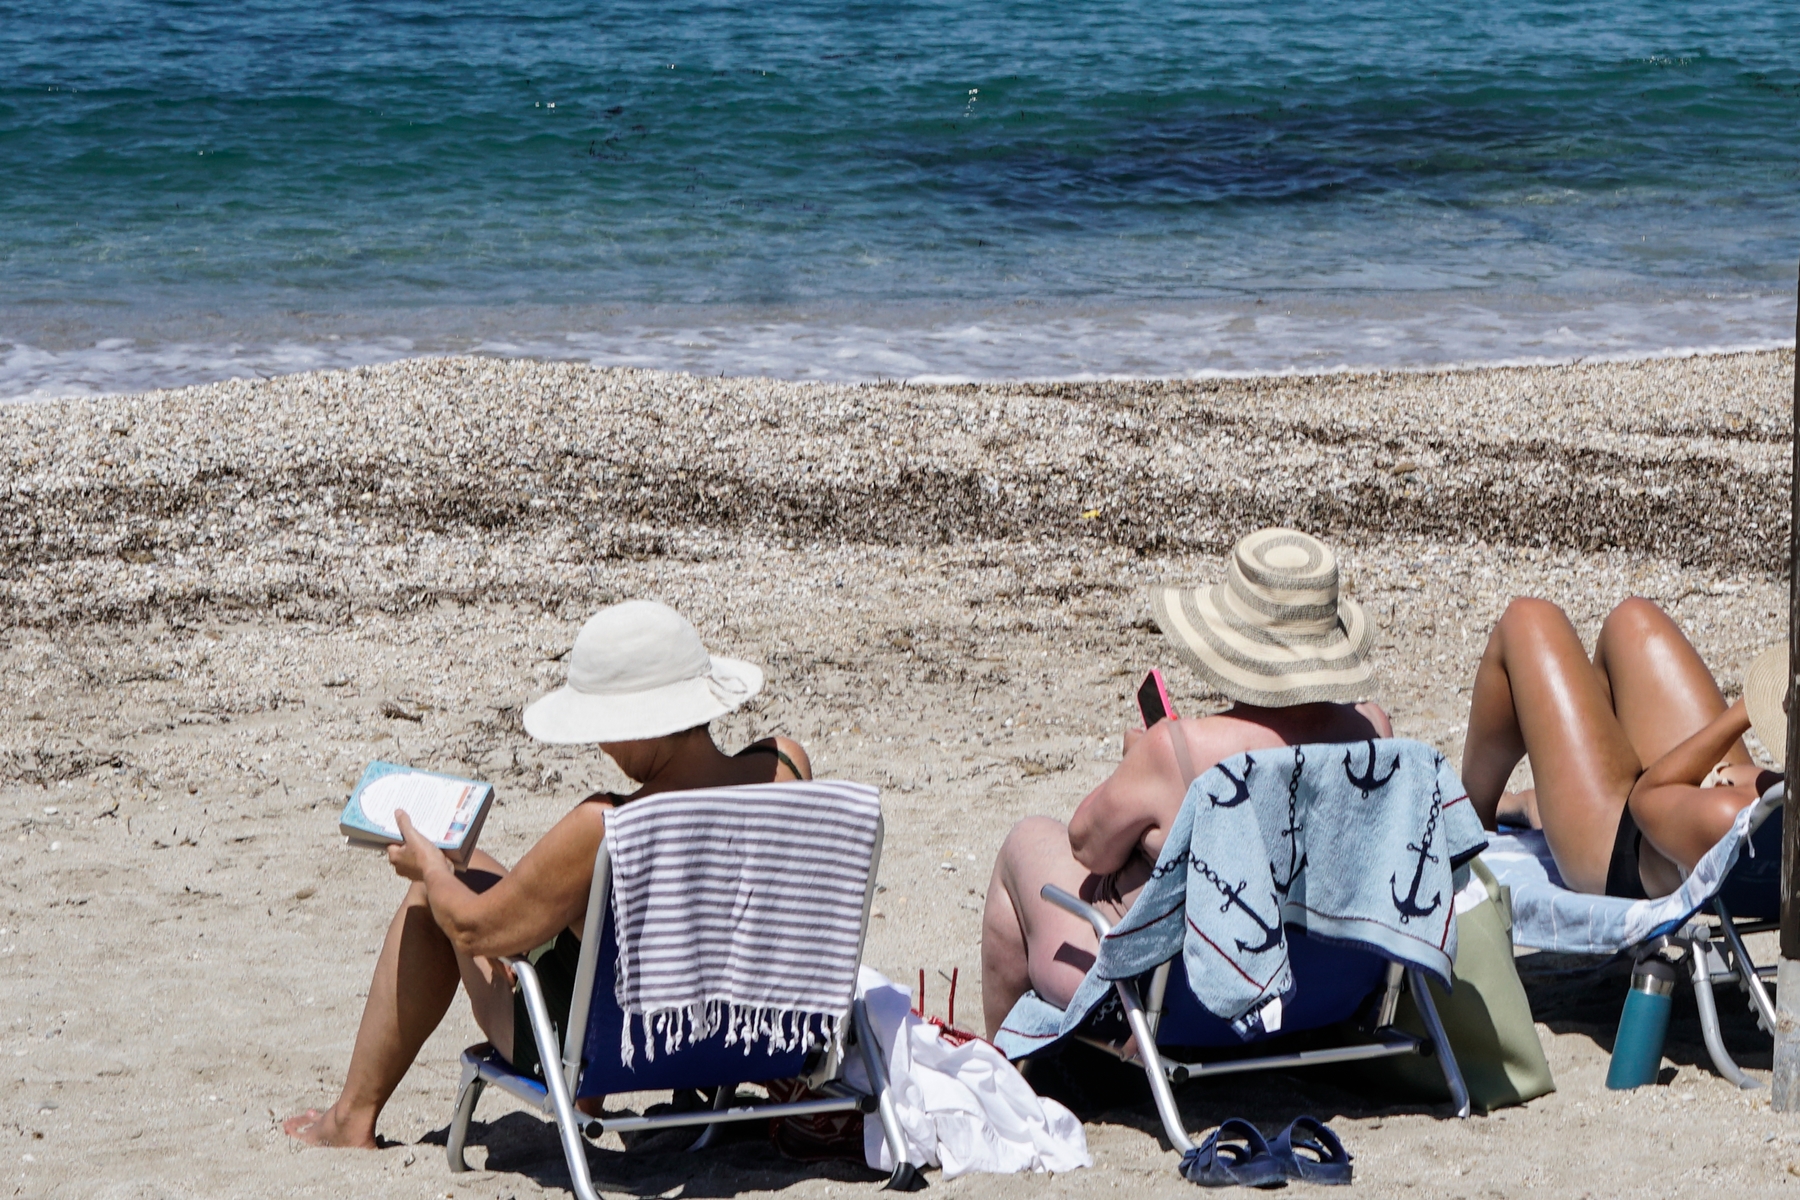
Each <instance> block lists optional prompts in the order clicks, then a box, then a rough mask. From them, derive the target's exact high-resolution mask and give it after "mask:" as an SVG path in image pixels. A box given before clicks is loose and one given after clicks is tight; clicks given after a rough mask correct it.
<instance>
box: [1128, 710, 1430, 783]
mask: <svg viewBox="0 0 1800 1200" xmlns="http://www.w3.org/2000/svg"><path fill="white" fill-rule="evenodd" d="M1306 709H1307V710H1308V711H1306V712H1299V711H1294V712H1292V713H1290V714H1286V718H1287V719H1280V718H1277V719H1274V720H1270V719H1267V717H1268V716H1270V715H1272V713H1274V712H1279V711H1280V710H1264V713H1263V714H1262V715H1263V717H1264V719H1252V718H1250V717H1245V716H1240V715H1236V714H1234V713H1231V712H1224V713H1218V714H1216V715H1213V716H1208V717H1198V718H1195V719H1193V720H1186V721H1180V722H1176V723H1174V724H1173V725H1170V726H1169V729H1170V734H1172V732H1173V730H1174V729H1175V728H1180V730H1181V732H1182V733H1183V734H1184V735H1185V736H1186V738H1187V742H1188V749H1189V750H1190V751H1191V752H1192V754H1193V757H1194V761H1195V766H1196V767H1197V768H1199V769H1201V770H1204V769H1205V767H1202V766H1200V763H1201V762H1202V761H1204V762H1205V763H1206V765H1207V766H1210V765H1212V764H1213V763H1218V762H1223V761H1224V760H1225V759H1227V758H1230V757H1232V756H1233V755H1236V754H1243V753H1246V752H1248V751H1251V750H1268V749H1273V748H1274V747H1277V746H1294V745H1300V744H1303V743H1306V742H1348V741H1360V740H1362V739H1364V738H1369V737H1383V738H1384V737H1392V736H1393V735H1394V729H1393V724H1392V723H1391V722H1390V721H1389V720H1388V715H1387V713H1386V712H1384V711H1382V708H1381V706H1380V705H1378V704H1375V703H1374V702H1372V701H1365V702H1364V703H1361V704H1356V705H1350V704H1319V705H1307V706H1306ZM1165 724H1167V723H1165ZM1159 728H1160V726H1159ZM1165 736H1169V735H1165Z"/></svg>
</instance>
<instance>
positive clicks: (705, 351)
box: [0, 293, 1794, 402]
mask: <svg viewBox="0 0 1800 1200" xmlns="http://www.w3.org/2000/svg"><path fill="white" fill-rule="evenodd" d="M531 323H532V324H537V325H538V328H535V329H532V328H527V327H522V326H523V325H524V324H525V323H524V322H519V321H508V320H506V319H505V314H504V313H499V314H496V313H494V312H488V313H485V314H483V315H482V316H481V319H479V320H475V319H471V318H469V316H468V314H466V313H465V314H460V315H458V316H446V315H444V314H435V315H421V314H419V313H417V312H412V313H389V314H385V315H382V316H378V317H370V316H368V315H366V314H365V315H363V316H361V317H359V318H358V319H357V322H356V324H357V325H358V326H359V327H360V328H361V329H362V330H363V332H362V333H360V334H358V335H354V336H346V335H341V334H320V333H318V332H317V330H318V328H319V322H317V321H309V322H307V323H306V328H304V329H300V328H283V323H282V322H281V321H279V320H270V321H265V322H263V323H261V324H260V325H258V326H256V327H254V328H247V329H246V330H245V331H243V332H244V336H240V337H230V338H219V339H195V338H181V337H173V338H168V339H166V340H165V339H160V338H158V337H157V336H156V334H155V332H154V330H153V329H152V330H147V331H145V332H142V333H140V335H139V336H137V337H131V338H123V337H121V338H108V339H104V340H100V341H97V342H94V343H92V344H88V345H60V346H49V345H45V344H43V341H42V340H37V341H34V340H32V339H30V338H28V337H19V338H16V339H15V340H13V341H10V342H8V341H5V340H3V339H0V401H10V402H30V401H39V400H49V399H57V398H65V397H81V396H97V395H107V394H120V393H139V392H146V391H151V390H155V389H159V388H171V387H182V386H186V385H190V384H198V383H208V382H213V381H216V380H220V379H229V378H241V377H254V376H264V377H267V376H273V375H285V374H293V373H296V372H301V371H315V370H328V369H334V368H348V367H355V366H362V365H368V364H373V363H381V362H391V361H394V360H396V359H402V358H410V357H417V356H423V355H436V354H477V355H486V356H494V357H513V358H534V359H554V360H571V361H579V362H589V363H593V364H595V365H597V366H629V367H646V368H655V369H663V370H672V371H682V372H687V373H690V374H695V375H752V376H768V377H773V378H782V379H795V380H820V381H833V382H858V381H874V380H884V379H886V380H894V379H902V380H910V381H913V382H918V383H961V382H974V381H982V380H1000V379H1010V380H1046V381H1048V380H1070V381H1074V380H1098V379H1128V378H1186V379H1195V378H1233V377H1245V376H1257V375H1311V374H1321V373H1335V372H1354V371H1372V370H1429V369H1441V368H1445V367H1475V366H1487V367H1497V366H1537V365H1552V364H1559V363H1570V362H1576V361H1582V360H1588V361H1596V360H1597V361H1615V360H1628V359H1640V358H1654V357H1673V356H1685V355H1694V354H1716V353H1731V352H1742V351H1753V350H1768V349H1774V348H1779V347H1786V346H1792V345H1793V344H1794V339H1793V337H1792V334H1791V331H1792V330H1793V328H1794V298H1793V297H1792V296H1789V295H1767V294H1744V295H1736V296H1704V297H1672V298H1661V299H1644V300H1631V301H1622V300H1606V301H1591V302H1587V303H1581V302H1579V301H1573V300H1567V299H1563V300H1556V301H1546V300H1542V299H1531V300H1520V301H1518V302H1516V303H1514V304H1512V305H1510V306H1500V305H1495V304H1491V303H1475V302H1473V301H1470V300H1468V299H1450V298H1445V297H1442V296H1433V295H1429V294H1426V295H1420V294H1406V295H1384V296H1379V297H1371V296H1369V295H1368V294H1366V293H1365V294H1362V295H1358V296H1355V297H1335V298H1334V297H1330V296H1319V295H1306V296H1299V297H1291V298H1287V299H1282V298H1279V297H1277V298H1275V299H1272V300H1265V301H1262V302H1254V303H1252V302H1245V303H1240V304H1235V305H1224V304H1217V305H1210V306H1196V305H1190V306H1185V307H1181V308H1173V307H1159V308H1129V307H1118V306H1113V307H1095V308H1091V309H1067V308H1065V309H1055V310H1052V309H1040V308H1032V307H1023V306H1008V307H1005V308H990V309H967V308H965V309H960V310H951V311H946V310H937V311H920V310H917V309H906V308H897V309H891V310H876V311H870V310H862V311H854V312H846V313H837V314H815V313H797V312H791V311H783V312H756V311H746V310H742V309H732V310H728V311H712V310H704V309H696V308H686V309H677V310H650V311H642V312H635V313H633V312H626V313H571V312H568V311H566V310H551V311H547V312H541V313H537V314H534V316H533V320H532V321H531ZM459 325H460V326H461V327H460V328H459ZM371 331H373V332H371Z"/></svg>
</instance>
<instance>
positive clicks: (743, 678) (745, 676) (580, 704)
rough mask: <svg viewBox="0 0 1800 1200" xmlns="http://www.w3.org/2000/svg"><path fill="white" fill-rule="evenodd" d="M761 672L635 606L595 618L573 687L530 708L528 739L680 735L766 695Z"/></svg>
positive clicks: (674, 618) (646, 606)
mask: <svg viewBox="0 0 1800 1200" xmlns="http://www.w3.org/2000/svg"><path fill="white" fill-rule="evenodd" d="M762 685H763V673H762V669H761V668H760V667H757V666H755V665H754V664H752V663H747V662H742V661H740V660H738V659H735V658H722V657H718V656H716V655H712V654H708V653H707V652H706V647H705V646H703V645H701V644H700V634H699V633H698V632H696V631H695V629H694V627H693V626H692V625H691V624H689V623H688V620H687V618H686V617H684V616H682V615H681V614H680V613H678V612H676V611H675V610H674V609H672V608H670V607H669V606H668V605H666V604H659V603H657V602H656V601H654V600H627V601H625V602H624V603H622V604H614V605H611V606H610V607H607V608H603V609H601V610H600V611H599V612H597V613H595V614H594V615H593V616H591V617H589V618H588V621H587V624H585V625H583V626H582V627H581V632H580V633H578V634H576V635H575V648H574V650H572V651H570V653H569V682H568V684H567V686H565V687H560V688H558V689H557V690H556V691H554V692H551V693H550V694H549V695H548V696H544V697H542V698H541V699H538V700H536V701H534V702H533V703H531V704H530V705H528V706H527V707H526V709H525V732H527V733H529V734H530V735H531V736H532V737H534V738H536V739H537V740H538V741H540V742H556V743H561V744H564V745H569V744H579V743H587V742H633V741H638V740H640V739H643V738H655V737H663V736H665V735H667V734H671V733H680V732H681V731H682V730H684V729H692V728H694V727H695V726H696V725H704V724H706V723H707V722H708V721H712V720H715V719H717V718H719V717H722V716H724V715H725V714H726V713H728V712H731V711H733V710H734V709H736V708H737V707H738V706H739V705H741V704H743V703H744V701H746V700H748V699H750V697H752V696H754V695H756V693H757V692H759V691H761V690H762Z"/></svg>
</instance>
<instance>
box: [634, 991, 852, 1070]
mask: <svg viewBox="0 0 1800 1200" xmlns="http://www.w3.org/2000/svg"><path fill="white" fill-rule="evenodd" d="M634 1020H635V1021H636V1022H637V1023H638V1025H639V1026H640V1027H641V1028H642V1029H643V1033H644V1058H645V1059H646V1060H647V1061H649V1062H655V1061H656V1050H657V1043H658V1042H659V1041H660V1042H661V1043H662V1051H663V1053H664V1054H674V1053H677V1052H678V1051H680V1050H681V1049H682V1048H683V1047H684V1046H688V1045H692V1044H695V1043H698V1042H704V1041H706V1040H708V1039H709V1038H712V1037H714V1036H716V1035H717V1034H718V1033H719V1031H720V1030H721V1029H722V1030H724V1032H725V1044H726V1045H727V1046H735V1045H738V1044H739V1043H742V1044H743V1047H744V1054H745V1056H746V1057H748V1056H749V1054H750V1051H751V1048H752V1047H754V1046H755V1045H756V1044H757V1043H758V1042H761V1043H763V1044H764V1045H765V1049H766V1052H767V1053H769V1054H771V1055H774V1054H787V1053H790V1052H792V1051H795V1050H798V1051H800V1052H801V1053H805V1052H806V1051H808V1050H811V1049H813V1048H814V1047H824V1048H828V1049H836V1048H837V1047H838V1046H839V1045H840V1043H841V1041H842V1038H843V1032H844V1015H843V1014H842V1013H826V1012H814V1011H808V1010H804V1009H791V1008H784V1007H780V1006H778V1005H771V1004H740V1003H738V1002H736V1001H734V1000H720V999H712V1000H706V1001H696V1002H695V1003H693V1004H687V1005H671V1006H669V1007H667V1008H658V1009H652V1010H651V1011H649V1012H645V1013H633V1014H628V1015H627V1016H626V1019H625V1021H624V1022H623V1023H622V1024H621V1025H620V1026H619V1060H620V1061H621V1062H623V1063H624V1064H625V1066H627V1067H629V1066H631V1065H632V1063H633V1061H634V1060H635V1058H636V1056H637V1040H636V1039H635V1038H634V1037H632V1033H631V1029H632V1022H633V1021H634Z"/></svg>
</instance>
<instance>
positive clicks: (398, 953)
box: [282, 600, 811, 1148]
mask: <svg viewBox="0 0 1800 1200" xmlns="http://www.w3.org/2000/svg"><path fill="white" fill-rule="evenodd" d="M761 688H762V671H761V670H759V669H758V668H757V667H755V666H752V665H751V664H749V663H746V662H740V661H738V660H736V659H730V658H719V657H714V656H712V655H709V654H708V653H707V652H706V649H705V647H704V646H702V645H701V643H700V635H699V634H698V633H696V632H695V630H694V627H693V626H692V625H690V624H689V623H688V622H687V621H686V620H685V619H684V618H683V617H682V616H681V615H680V614H679V613H677V612H676V611H675V610H674V609H672V608H669V607H668V606H667V605H663V604H658V603H656V602H654V601H649V600H629V601H626V602H625V603H623V604H615V605H613V606H611V607H609V608H605V609H602V610H601V611H600V612H599V613H597V614H596V615H595V616H594V617H593V618H591V619H590V620H589V621H588V622H587V624H586V625H584V626H582V628H581V633H580V634H579V636H577V637H576V639H575V648H574V650H573V651H572V652H571V654H570V657H569V682H568V685H567V686H566V687H563V688H560V689H558V690H557V691H555V692H552V693H550V694H549V695H548V696H545V697H543V698H542V699H540V700H538V701H536V702H535V703H533V704H532V705H530V706H529V707H528V708H526V710H525V729H526V731H527V732H528V733H530V734H531V736H532V737H534V738H537V739H538V740H539V741H544V742H553V743H559V744H595V743H597V744H598V745H599V746H600V748H601V749H602V750H603V751H605V752H606V754H608V755H609V756H610V757H611V758H612V760H613V761H614V762H615V763H617V764H618V766H619V769H620V770H621V771H623V772H624V773H625V774H626V775H627V776H628V777H630V778H631V779H632V780H634V781H636V782H637V783H638V784H639V785H640V786H639V788H638V789H637V790H636V791H634V792H632V793H631V794H630V795H626V796H621V795H615V794H613V793H610V792H603V793H599V794H597V795H593V796H589V797H588V798H587V799H586V800H583V801H582V802H581V803H580V804H577V805H576V806H575V808H574V809H573V810H572V811H571V812H569V813H568V815H566V816H564V817H563V818H562V820H560V821H558V822H557V823H556V825H555V826H553V827H552V828H551V830H550V832H548V833H546V834H545V835H544V836H543V838H542V839H540V840H539V841H538V843H537V844H536V845H534V846H533V847H532V848H531V849H530V850H529V851H527V852H526V854H525V856H524V857H523V858H521V859H520V860H519V862H518V864H517V865H516V866H514V867H513V868H512V870H510V871H508V870H507V869H506V868H505V867H504V866H502V865H501V864H500V863H499V862H498V861H497V860H495V859H494V858H492V857H491V856H489V855H487V854H484V853H482V852H481V851H479V850H477V851H475V852H474V853H473V855H472V856H471V857H470V859H469V866H468V869H466V870H464V871H461V872H458V871H456V870H455V869H453V867H452V864H451V862H450V860H449V859H448V858H446V857H445V856H444V854H443V852H442V851H440V850H439V849H438V848H437V846H436V845H434V844H433V843H432V842H430V841H428V840H426V839H425V838H424V837H423V836H421V835H420V834H419V832H418V831H417V830H416V829H414V828H413V826H412V822H411V821H410V820H408V819H407V818H406V816H405V814H404V813H402V814H400V815H399V817H398V822H399V826H400V831H401V833H402V834H404V835H405V838H406V840H405V843H404V844H403V845H398V846H392V847H390V848H389V849H388V851H387V855H388V860H389V861H390V862H391V863H392V864H393V867H394V871H395V873H396V874H399V875H401V876H403V877H404V878H406V879H408V880H411V881H412V886H411V887H409V888H408V889H407V893H406V899H405V900H404V901H403V902H402V903H401V905H400V911H399V912H397V913H396V914H395V915H394V920H393V923H392V924H390V925H389V926H388V932H387V938H386V940H385V941H384V942H383V943H382V947H381V955H380V957H379V958H378V959H377V960H376V963H375V977H374V979H373V981H372V982H371V983H370V985H369V998H368V1001H367V1002H366V1003H365V1005H364V1007H363V1016H362V1024H361V1025H360V1026H359V1027H358V1029H357V1033H356V1043H355V1047H354V1049H352V1051H351V1053H350V1068H349V1070H348V1072H347V1073H346V1075H345V1080H344V1088H343V1091H342V1092H341V1093H340V1094H339V1095H338V1098H337V1100H336V1101H335V1102H334V1103H333V1104H332V1105H331V1107H329V1108H327V1109H324V1110H323V1111H320V1110H318V1109H308V1110H307V1111H305V1112H303V1113H299V1114H297V1115H295V1116H292V1117H289V1118H288V1119H287V1121H286V1122H284V1123H283V1126H282V1127H283V1128H284V1129H285V1130H286V1131H287V1132H288V1134H289V1135H290V1136H292V1137H295V1138H298V1139H300V1140H301V1141H304V1142H309V1143H311V1144H314V1145H320V1146H361V1147H369V1148H373V1147H374V1146H375V1145H376V1140H375V1123H376V1120H377V1118H378V1117H379V1116H380V1114H381V1109H382V1106H383V1105H385V1104H386V1103H387V1100H388V1097H389V1096H391V1095H393V1093H394V1089H395V1088H396V1087H398V1086H399V1084H400V1080H401V1077H402V1076H404V1075H405V1074H406V1071H407V1069H408V1068H409V1067H411V1066H412V1062H413V1059H414V1058H415V1057H416V1056H417V1055H418V1053H419V1049H420V1048H421V1047H422V1046H424V1044H425V1040H426V1039H427V1038H429V1037H430V1036H431V1034H432V1031H433V1030H435V1029H436V1028H437V1026H438V1024H439V1022H441V1021H442V1020H443V1019H444V1014H445V1013H446V1012H448V1011H449V1009H450V1004H451V1002H452V1001H453V1000H454V999H455V997H456V988H457V984H458V983H461V984H462V986H463V988H464V990H465V991H466V992H467V993H468V996H469V1003H470V1006H471V1007H472V1008H473V1010H474V1015H475V1021H476V1023H477V1024H479V1025H480V1026H481V1029H482V1032H483V1033H485V1034H486V1035H487V1038H488V1040H489V1041H490V1042H491V1043H493V1045H494V1047H495V1049H497V1050H498V1051H499V1052H500V1053H501V1054H502V1055H504V1056H505V1057H506V1058H507V1059H508V1060H509V1061H511V1062H512V1063H513V1064H514V1065H515V1066H517V1067H519V1068H521V1069H523V1070H531V1069H532V1068H533V1067H534V1066H536V1065H537V1064H536V1050H535V1045H534V1043H533V1041H532V1037H531V1033H530V1027H529V1025H528V1024H527V1023H526V1020H525V1018H524V1016H523V1003H522V1001H520V1000H518V999H517V998H516V997H515V995H514V987H513V980H512V973H511V972H510V971H509V970H508V969H507V967H506V965H505V964H504V963H503V962H501V961H500V960H501V959H502V958H504V957H506V956H508V955H516V954H526V953H528V952H532V951H534V950H536V949H538V948H542V949H543V951H544V952H543V954H542V955H541V956H539V955H536V954H534V955H533V958H534V961H535V963H536V965H537V969H538V973H539V977H540V979H541V980H542V982H543V983H544V990H545V998H546V1000H547V1002H548V1003H549V1004H550V1007H551V1010H552V1012H553V1014H555V1016H556V1017H557V1019H558V1021H559V1023H560V1021H561V1020H562V1019H564V1018H565V1017H566V1014H567V1013H568V1011H569V1001H570V997H571V994H572V988H573V984H574V964H575V961H576V959H577V957H578V956H579V954H580V944H581V942H580V938H579V936H578V931H579V930H580V928H581V923H582V920H583V918H584V916H585V915H586V910H587V898H588V888H589V885H590V883H591V882H592V879H593V869H594V855H595V853H596V852H597V851H598V850H599V848H600V839H601V836H602V835H603V834H604V833H605V831H606V814H607V812H608V810H610V809H611V808H612V807H613V806H614V805H617V804H624V803H628V802H629V801H631V800H635V799H637V798H639V797H641V796H648V795H653V794H655V793H657V792H670V791H681V790H686V789H692V788H708V787H731V786H738V785H742V784H748V783H769V782H774V781H779V780H792V779H807V778H810V777H811V767H810V764H809V763H808V761H807V757H806V752H805V751H804V750H802V749H801V748H800V746H799V744H798V743H796V742H793V741H790V740H788V739H787V738H781V737H773V738H767V739H764V740H763V741H760V742H756V743H754V744H753V745H751V746H748V747H746V748H745V749H743V750H741V751H739V752H738V753H737V754H735V755H727V754H725V753H724V752H722V751H721V750H720V749H719V748H718V746H717V745H716V744H714V742H713V739H712V734H711V732H710V730H709V728H708V724H709V722H711V721H713V720H715V719H717V718H719V717H722V716H724V715H725V714H727V713H729V712H731V711H733V710H734V709H736V708H738V707H739V706H740V705H741V704H743V703H744V702H745V701H746V700H748V699H750V697H752V696H754V695H755V694H756V693H757V692H758V691H759V690H761ZM522 1059H524V1060H529V1061H521V1060H522Z"/></svg>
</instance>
